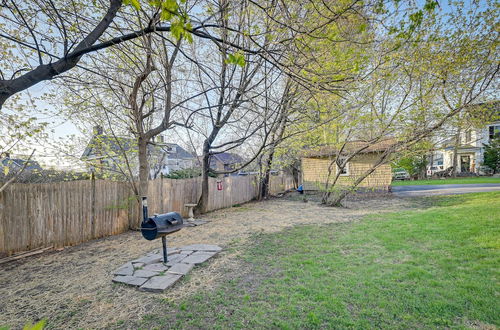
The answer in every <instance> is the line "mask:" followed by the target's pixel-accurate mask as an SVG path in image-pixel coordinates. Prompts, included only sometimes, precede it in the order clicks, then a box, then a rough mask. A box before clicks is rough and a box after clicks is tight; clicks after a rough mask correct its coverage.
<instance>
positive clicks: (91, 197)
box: [90, 169, 96, 239]
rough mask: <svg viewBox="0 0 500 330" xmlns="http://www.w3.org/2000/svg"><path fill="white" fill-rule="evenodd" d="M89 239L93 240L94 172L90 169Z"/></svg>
mask: <svg viewBox="0 0 500 330" xmlns="http://www.w3.org/2000/svg"><path fill="white" fill-rule="evenodd" d="M90 190H91V192H90V204H91V205H90V235H91V237H90V239H94V238H95V193H96V189H95V172H94V169H91V174H90Z"/></svg>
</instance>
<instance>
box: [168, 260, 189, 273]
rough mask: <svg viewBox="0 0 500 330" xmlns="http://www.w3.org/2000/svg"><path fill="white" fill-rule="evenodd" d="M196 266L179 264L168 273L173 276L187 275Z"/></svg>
mask: <svg viewBox="0 0 500 330" xmlns="http://www.w3.org/2000/svg"><path fill="white" fill-rule="evenodd" d="M193 267H194V264H185V263H178V264H175V265H173V266H172V267H171V268H170V269H169V270H168V271H167V273H172V274H179V275H186V274H187V273H189V272H190V271H191V269H193Z"/></svg>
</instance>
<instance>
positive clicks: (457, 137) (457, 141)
mask: <svg viewBox="0 0 500 330" xmlns="http://www.w3.org/2000/svg"><path fill="white" fill-rule="evenodd" d="M459 146H460V128H459V129H458V131H457V134H456V135H455V146H454V148H453V165H452V166H453V172H452V176H453V177H454V178H456V177H457V173H458V147H459Z"/></svg>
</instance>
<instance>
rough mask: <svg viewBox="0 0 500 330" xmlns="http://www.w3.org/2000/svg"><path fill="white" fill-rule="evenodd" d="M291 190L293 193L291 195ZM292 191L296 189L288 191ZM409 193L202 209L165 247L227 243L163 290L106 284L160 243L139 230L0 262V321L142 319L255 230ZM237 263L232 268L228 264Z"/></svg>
mask: <svg viewBox="0 0 500 330" xmlns="http://www.w3.org/2000/svg"><path fill="white" fill-rule="evenodd" d="M289 197H290V196H289ZM291 197H293V196H291ZM413 205H414V204H413V202H412V200H409V199H397V198H383V199H367V200H360V201H351V202H348V203H347V204H346V206H347V207H346V208H328V207H322V206H319V205H318V204H317V203H314V202H308V203H304V202H302V201H301V200H298V201H297V200H293V198H282V199H272V200H269V201H265V202H252V203H248V204H244V205H242V206H239V207H233V208H230V209H224V210H220V211H216V212H213V213H210V214H207V215H205V216H204V217H203V218H204V219H206V220H210V222H209V223H207V224H205V225H202V226H198V227H192V228H186V229H183V230H181V231H179V232H177V233H175V234H173V235H171V236H169V238H168V244H169V245H170V246H180V245H188V244H193V243H207V244H216V245H219V246H222V247H224V248H225V250H224V251H223V252H221V253H220V254H219V255H218V256H217V257H215V258H214V259H213V260H210V261H209V262H208V263H207V264H206V265H202V266H201V267H196V268H195V269H194V270H193V271H192V273H191V274H190V275H189V276H188V277H187V278H185V279H184V280H182V281H181V282H180V283H178V284H177V285H176V286H175V287H174V288H173V289H172V290H169V291H168V292H166V293H164V294H151V293H145V292H140V291H137V290H135V289H133V288H130V287H126V286H123V285H119V284H113V283H111V278H112V276H111V274H112V272H113V271H114V270H115V269H116V268H118V267H119V266H121V265H122V264H124V263H125V262H127V261H129V260H131V259H134V258H137V257H139V256H141V255H143V254H145V253H146V252H148V251H151V250H152V249H154V248H158V247H160V246H161V243H160V241H159V240H157V241H152V242H150V241H146V240H144V239H143V238H142V236H141V235H140V233H138V232H128V233H125V234H122V235H117V236H113V237H108V238H105V239H100V240H96V241H92V242H88V243H85V244H81V245H78V246H74V247H69V248H66V249H65V250H63V251H61V252H53V253H49V254H44V255H40V256H36V257H32V258H27V259H24V260H20V261H16V262H11V263H8V264H3V265H0V267H1V268H0V297H1V300H0V326H2V325H8V326H11V327H13V328H19V327H22V326H23V325H24V324H25V323H27V322H33V321H37V320H40V319H47V320H48V326H49V327H52V328H61V329H62V328H65V329H67V328H103V327H106V326H109V325H110V324H115V325H116V324H120V323H119V322H120V321H123V320H130V319H135V320H137V319H140V318H141V317H142V316H143V315H145V314H147V313H148V312H150V311H151V310H153V309H156V308H158V305H161V302H162V301H167V302H172V301H174V302H175V301H178V300H179V299H182V298H184V297H186V296H188V295H192V294H194V293H196V292H197V291H198V290H200V289H207V288H211V287H212V288H215V287H217V286H218V285H220V284H221V283H222V282H223V281H224V275H225V269H228V268H233V267H234V266H235V265H236V264H238V262H239V261H238V256H239V254H240V251H238V248H236V246H240V245H242V244H236V243H238V242H239V243H243V242H246V240H248V238H249V237H250V235H252V234H254V233H256V232H275V231H280V230H283V229H284V228H288V227H292V226H295V225H303V224H325V223H335V222H348V221H355V220H358V219H360V218H361V217H362V216H364V215H367V214H374V213H382V212H391V211H399V210H403V209H409V208H411V207H412V206H413ZM233 269H234V268H233Z"/></svg>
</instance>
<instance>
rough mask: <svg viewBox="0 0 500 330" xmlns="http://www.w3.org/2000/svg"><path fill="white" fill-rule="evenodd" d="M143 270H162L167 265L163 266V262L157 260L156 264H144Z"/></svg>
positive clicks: (165, 268) (164, 269)
mask: <svg viewBox="0 0 500 330" xmlns="http://www.w3.org/2000/svg"><path fill="white" fill-rule="evenodd" d="M143 269H144V270H149V271H152V272H164V271H166V270H167V269H168V267H167V266H165V265H164V264H163V262H159V263H156V264H149V265H146V266H144V268H143Z"/></svg>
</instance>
